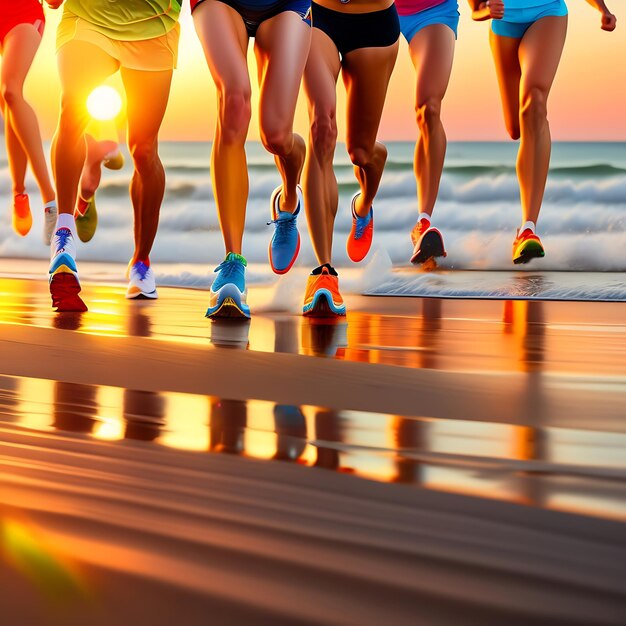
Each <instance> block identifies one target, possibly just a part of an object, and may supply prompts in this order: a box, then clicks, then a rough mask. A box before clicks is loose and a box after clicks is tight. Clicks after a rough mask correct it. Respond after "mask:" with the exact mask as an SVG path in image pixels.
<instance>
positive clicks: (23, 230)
mask: <svg viewBox="0 0 626 626" xmlns="http://www.w3.org/2000/svg"><path fill="white" fill-rule="evenodd" d="M32 225H33V216H32V215H31V213H30V202H29V201H28V195H27V194H25V193H17V194H15V196H14V197H13V230H14V231H15V232H16V233H17V234H18V235H21V236H22V237H26V235H28V232H29V231H30V229H31V227H32Z"/></svg>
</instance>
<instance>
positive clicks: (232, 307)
mask: <svg viewBox="0 0 626 626" xmlns="http://www.w3.org/2000/svg"><path fill="white" fill-rule="evenodd" d="M205 317H208V318H209V319H246V320H249V319H250V314H249V313H246V312H245V311H244V310H243V308H242V307H240V306H239V304H237V302H236V301H235V300H234V298H231V297H230V296H227V297H226V298H224V300H223V301H222V303H221V304H219V305H218V306H217V307H216V308H215V310H213V311H212V310H211V309H208V310H207V312H206V316H205Z"/></svg>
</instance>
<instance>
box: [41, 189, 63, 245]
mask: <svg viewBox="0 0 626 626" xmlns="http://www.w3.org/2000/svg"><path fill="white" fill-rule="evenodd" d="M58 214H59V210H58V209H57V203H56V202H55V201H54V200H52V202H48V204H46V205H45V206H44V208H43V242H44V243H45V244H46V245H47V246H49V245H50V244H51V243H52V235H53V234H54V229H55V228H56V225H57V216H58Z"/></svg>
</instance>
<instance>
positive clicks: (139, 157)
mask: <svg viewBox="0 0 626 626" xmlns="http://www.w3.org/2000/svg"><path fill="white" fill-rule="evenodd" d="M129 144H130V145H129V149H130V154H131V156H132V158H133V163H134V164H135V168H136V169H137V170H138V171H140V172H141V171H143V170H145V169H148V168H150V167H152V165H153V164H154V162H155V160H156V159H158V149H157V142H156V140H155V141H136V142H133V141H132V140H131V141H130V142H129Z"/></svg>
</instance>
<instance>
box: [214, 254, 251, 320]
mask: <svg viewBox="0 0 626 626" xmlns="http://www.w3.org/2000/svg"><path fill="white" fill-rule="evenodd" d="M247 265H248V263H247V261H246V259H245V258H244V257H242V256H241V255H240V254H235V253H234V252H229V253H228V254H227V255H226V258H225V259H224V260H223V261H222V262H221V263H220V264H219V265H218V266H217V267H216V268H215V271H216V272H217V276H216V277H215V280H214V281H213V284H212V285H211V289H210V291H209V308H208V309H207V312H206V316H207V317H209V318H211V319H216V318H225V317H226V318H233V317H234V318H245V319H249V318H250V308H249V307H248V305H247V304H246V297H247V295H248V290H247V289H246V266H247Z"/></svg>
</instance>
